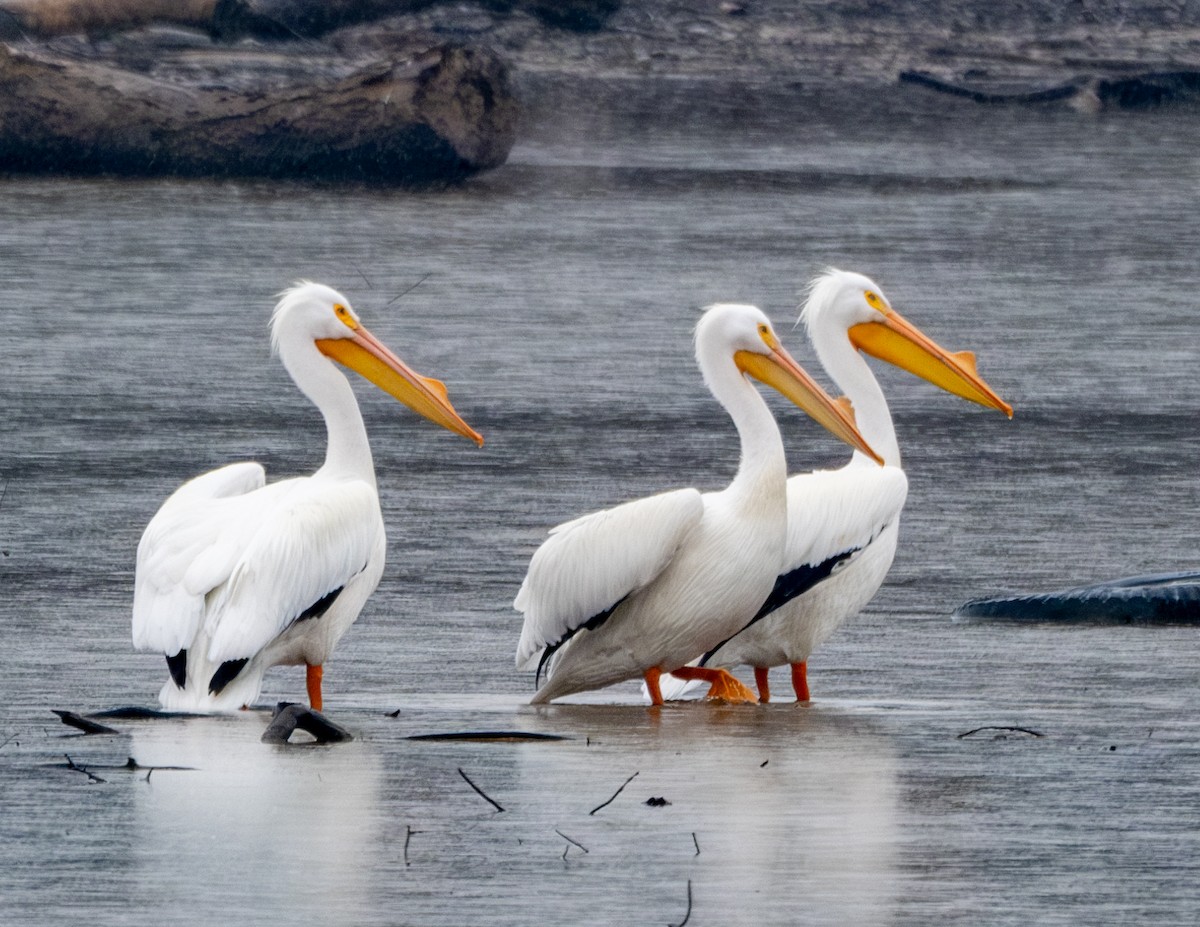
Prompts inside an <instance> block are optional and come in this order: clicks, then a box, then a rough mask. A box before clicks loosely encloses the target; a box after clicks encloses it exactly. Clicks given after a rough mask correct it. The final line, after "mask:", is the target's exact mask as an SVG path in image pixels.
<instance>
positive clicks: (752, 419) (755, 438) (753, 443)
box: [697, 351, 787, 510]
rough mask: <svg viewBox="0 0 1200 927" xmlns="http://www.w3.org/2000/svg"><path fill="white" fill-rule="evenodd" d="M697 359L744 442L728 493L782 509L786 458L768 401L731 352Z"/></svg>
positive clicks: (785, 480)
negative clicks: (738, 366)
mask: <svg viewBox="0 0 1200 927" xmlns="http://www.w3.org/2000/svg"><path fill="white" fill-rule="evenodd" d="M697 359H698V360H699V362H700V369H701V371H702V372H703V374H704V380H705V382H706V383H707V384H708V388H709V389H710V390H711V391H712V394H713V396H715V397H716V399H717V401H718V402H720V403H721V405H723V406H724V407H725V410H726V411H727V412H728V413H729V417H730V418H731V419H733V424H734V427H736V428H737V432H738V437H739V438H740V439H741V451H742V455H741V461H740V462H739V463H738V470H737V474H736V475H735V476H734V478H733V481H732V482H731V483H730V484H729V487H728V488H727V489H726V490H725V491H726V492H728V493H730V494H731V496H733V497H735V498H736V499H737V500H738V501H739V502H741V503H742V504H747V503H751V502H753V503H755V504H766V505H767V506H768V507H770V506H775V505H782V504H783V500H784V499H785V498H786V495H787V458H786V456H785V455H784V450H783V438H782V437H781V436H780V434H779V426H778V425H777V424H776V422H775V417H774V416H773V415H772V414H771V410H770V408H768V407H767V403H766V401H765V400H764V399H763V398H762V396H760V395H759V393H758V390H757V389H755V388H754V386H752V385H751V383H750V381H749V380H748V379H747V378H746V375H745V374H743V373H742V372H741V371H740V370H739V369H738V368H737V365H736V364H735V363H734V361H733V358H732V357H731V356H730V355H729V354H728V352H726V353H724V354H721V353H718V352H715V351H714V352H711V353H708V354H703V353H702V354H701V355H700V356H699V357H698V358H697ZM777 495H778V496H779V498H778V499H776V498H775V496H777ZM781 510H782V509H781Z"/></svg>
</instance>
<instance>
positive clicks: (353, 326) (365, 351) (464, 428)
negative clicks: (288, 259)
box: [271, 281, 483, 444]
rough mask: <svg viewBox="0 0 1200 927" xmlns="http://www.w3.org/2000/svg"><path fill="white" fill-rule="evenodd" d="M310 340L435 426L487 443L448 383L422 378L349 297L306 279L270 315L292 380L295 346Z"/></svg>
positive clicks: (275, 345)
mask: <svg viewBox="0 0 1200 927" xmlns="http://www.w3.org/2000/svg"><path fill="white" fill-rule="evenodd" d="M305 342H308V343H309V344H311V345H315V347H316V349H317V350H318V351H319V352H320V353H321V354H323V355H325V356H326V357H329V358H332V359H333V360H335V361H337V362H338V363H339V364H341V365H343V366H344V367H348V368H349V369H351V370H353V371H354V372H355V373H357V374H360V375H361V376H362V377H364V378H365V379H367V380H369V381H370V382H372V383H374V384H375V385H376V386H378V387H379V388H380V389H381V390H383V391H384V392H385V393H387V394H388V395H390V396H393V397H394V398H396V399H398V400H400V402H402V403H404V404H405V405H406V406H408V407H409V408H410V409H412V410H413V411H414V412H416V413H418V414H419V415H423V416H424V417H425V418H427V419H429V420H430V421H431V422H433V423H435V424H437V425H441V426H442V427H443V428H447V429H449V430H450V431H453V432H454V433H455V434H460V435H462V436H463V437H465V438H470V439H471V440H472V441H474V442H475V443H476V444H483V437H482V436H481V435H480V434H479V433H478V432H476V431H475V430H474V429H473V428H471V426H470V425H468V424H467V423H466V422H465V421H463V419H462V418H461V417H460V416H459V414H458V413H457V412H455V411H454V406H452V405H451V404H450V397H449V395H448V393H447V391H446V385H445V384H444V383H442V382H441V381H440V380H435V379H433V378H432V377H424V376H421V375H420V374H419V373H417V372H416V371H415V370H413V369H412V368H411V367H409V366H408V365H407V364H405V363H404V361H402V360H400V358H399V357H397V356H396V355H395V354H393V353H392V352H391V351H390V350H389V349H388V348H387V346H386V345H384V344H383V343H382V342H381V341H379V339H378V338H376V337H375V336H374V335H372V334H371V333H370V332H369V331H367V329H366V327H365V326H364V325H363V324H362V322H361V320H360V319H359V317H358V314H357V313H356V312H355V311H354V310H353V309H352V308H351V306H350V301H349V300H347V299H346V297H344V296H343V295H342V294H341V293H339V292H338V291H337V290H334V289H331V288H330V287H327V286H325V285H324V284H321V283H310V282H308V281H301V282H300V283H297V284H296V285H295V286H293V287H290V288H289V289H287V290H285V291H284V292H283V293H281V294H280V295H279V302H278V303H277V304H276V306H275V312H274V313H273V314H272V316H271V347H272V349H273V350H274V351H275V352H276V353H278V354H279V355H280V357H281V358H282V359H283V362H284V365H285V366H286V367H288V370H289V371H291V372H292V375H293V377H295V375H296V374H295V371H294V369H293V366H292V362H291V360H290V358H291V357H292V356H295V353H294V349H293V346H300V347H302V346H303V344H304V343H305Z"/></svg>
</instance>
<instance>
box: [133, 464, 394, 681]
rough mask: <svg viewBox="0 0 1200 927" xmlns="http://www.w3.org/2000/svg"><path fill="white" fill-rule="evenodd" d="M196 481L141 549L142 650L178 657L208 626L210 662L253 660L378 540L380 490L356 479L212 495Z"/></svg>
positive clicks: (137, 630)
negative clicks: (203, 491) (202, 490)
mask: <svg viewBox="0 0 1200 927" xmlns="http://www.w3.org/2000/svg"><path fill="white" fill-rule="evenodd" d="M235 466H257V465H235ZM229 469H232V468H229V467H227V468H224V470H229ZM258 469H259V473H260V474H261V468H258ZM222 472H223V471H221V470H218V471H215V472H214V473H210V474H206V475H205V476H203V477H200V478H198V480H210V479H211V478H212V477H214V476H215V475H216V474H220V473H222ZM198 480H193V481H192V483H189V484H186V485H185V486H184V487H182V488H181V489H180V490H179V491H178V492H177V493H176V494H175V495H174V496H172V497H171V498H170V499H168V500H167V502H166V503H165V504H164V505H163V507H162V509H161V510H160V511H159V513H158V515H156V516H155V517H154V520H153V521H151V523H150V525H149V526H148V527H147V528H146V533H145V535H144V536H143V538H142V544H141V545H140V546H139V548H138V572H137V579H136V581H135V590H134V623H133V624H134V644H135V646H137V647H139V648H141V649H153V650H160V651H161V652H163V653H167V654H173V653H177V652H178V651H179V649H180V648H182V647H187V646H189V645H190V643H191V641H192V640H193V639H194V638H195V636H196V632H197V631H198V630H199V629H200V623H201V621H202V620H203V622H204V630H205V631H206V632H207V633H208V635H209V636H210V638H211V645H210V647H209V652H208V659H209V660H210V661H212V662H214V663H221V662H224V661H226V660H234V659H240V658H243V657H250V656H253V655H254V654H255V653H257V652H258V651H259V650H261V649H262V648H263V647H265V646H266V645H267V644H269V643H270V642H271V641H272V640H273V639H274V638H275V637H276V636H277V635H278V634H279V633H280V632H282V631H283V630H284V629H285V628H286V627H287V626H288V625H289V624H290V623H291V622H292V621H294V620H295V619H296V618H297V617H298V616H299V615H300V614H301V613H302V612H303V611H304V610H305V609H306V608H308V607H309V606H311V605H312V604H313V603H314V602H316V601H317V600H318V599H320V598H321V597H322V596H324V595H326V594H327V593H329V592H331V591H333V590H334V589H337V588H339V587H341V586H344V585H345V584H346V583H347V582H348V581H349V580H350V579H351V578H352V577H353V576H354V575H355V574H357V573H358V572H360V571H361V570H362V569H363V567H364V566H366V564H367V561H368V560H369V558H370V556H371V554H372V551H373V550H374V548H375V545H376V544H377V543H378V541H379V540H380V539H381V537H382V532H383V522H382V518H381V516H380V514H379V505H378V502H377V499H376V495H375V492H374V490H373V489H372V488H371V487H370V486H369V485H368V484H366V483H363V482H360V481H350V482H341V481H338V482H334V481H327V480H322V479H321V478H320V477H309V478H299V479H292V480H283V481H280V482H278V483H272V484H271V485H270V486H265V487H261V488H257V489H253V490H252V491H250V492H247V493H246V494H244V495H227V496H215V495H212V494H209V495H207V496H206V495H203V494H201V493H198V492H195V491H193V490H194V486H193V484H194V483H196V482H198ZM214 482H217V483H219V482H220V481H214ZM225 485H227V486H228V484H225ZM246 485H248V484H246ZM260 486H261V484H260ZM185 490H188V492H186V493H185ZM181 494H183V495H182V497H181Z"/></svg>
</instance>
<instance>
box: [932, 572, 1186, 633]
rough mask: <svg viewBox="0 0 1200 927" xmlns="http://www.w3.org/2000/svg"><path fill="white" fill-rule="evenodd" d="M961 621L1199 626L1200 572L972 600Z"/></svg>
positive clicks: (963, 609)
mask: <svg viewBox="0 0 1200 927" xmlns="http://www.w3.org/2000/svg"><path fill="white" fill-rule="evenodd" d="M954 617H955V618H957V619H971V620H985V621H1051V622H1066V623H1077V624H1172V625H1195V624H1200V573H1162V574H1157V575H1154V576H1131V577H1129V578H1127V579H1118V580H1112V581H1111V582H1105V583H1094V584H1092V585H1088V586H1078V587H1076V588H1074V589H1063V590H1061V591H1058V592H1048V593H1041V594H1035V595H1018V596H1007V597H1001V598H990V599H973V600H972V601H970V602H967V603H965V604H964V605H962V606H960V607H959V608H958V609H957V610H956V611H955V612H954Z"/></svg>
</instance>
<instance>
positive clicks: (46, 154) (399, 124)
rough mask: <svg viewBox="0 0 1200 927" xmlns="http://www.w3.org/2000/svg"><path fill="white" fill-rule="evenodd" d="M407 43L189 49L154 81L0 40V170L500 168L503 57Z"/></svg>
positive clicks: (508, 132)
mask: <svg viewBox="0 0 1200 927" xmlns="http://www.w3.org/2000/svg"><path fill="white" fill-rule="evenodd" d="M418 48H419V49H420V50H419V51H417V50H411V49H410V50H409V51H408V52H406V53H399V52H397V53H394V54H392V55H391V56H390V57H389V58H388V60H375V61H364V62H353V63H352V64H351V65H348V64H347V62H346V60H345V56H337V55H333V54H330V55H329V56H328V57H329V58H330V59H331V60H329V61H322V60H320V58H321V55H320V53H319V52H318V51H316V50H308V51H307V52H306V53H305V55H304V56H303V57H301V58H297V56H296V55H294V54H278V53H275V52H271V51H265V50H261V49H258V50H255V49H251V50H245V49H241V50H235V49H224V50H222V49H219V48H201V49H190V50H187V53H186V54H184V55H183V56H182V58H180V59H179V60H177V61H176V62H175V63H176V65H178V67H177V69H176V73H174V74H173V75H172V77H173V78H174V79H164V78H163V75H162V73H160V72H145V73H143V72H139V71H137V70H131V69H126V68H119V67H113V66H111V65H110V64H108V63H105V62H102V61H97V60H85V59H83V58H80V57H67V56H64V55H56V54H52V53H51V52H49V51H48V50H46V49H44V48H43V49H40V50H35V49H25V48H22V50H20V51H18V50H16V49H15V48H14V47H11V46H4V45H0V169H3V170H19V171H55V172H86V173H92V172H105V173H116V174H176V175H246V176H250V175H258V176H284V177H295V176H302V177H327V178H336V179H361V180H373V181H383V182H392V183H416V184H421V183H431V182H439V181H446V180H455V179H460V178H462V177H463V176H465V175H467V174H470V173H472V172H474V171H479V170H483V169H486V168H491V167H496V166H498V165H500V164H502V163H503V162H504V159H505V157H506V156H507V154H508V151H509V149H510V148H511V146H512V143H513V140H514V138H515V132H516V115H517V113H516V103H515V101H514V99H513V96H512V94H511V92H510V90H509V85H508V79H507V72H506V69H505V66H504V65H503V63H502V62H501V61H500V60H499V59H498V58H496V56H495V55H493V54H492V53H490V52H487V51H484V50H478V49H466V48H459V47H455V46H452V45H433V46H432V47H430V44H429V43H428V42H426V43H425V44H423V45H420V46H418ZM156 67H159V70H160V71H161V61H158V60H157V59H156ZM297 72H299V74H298V73H297ZM313 73H319V74H325V75H326V76H325V77H324V78H318V79H313V78H312V76H311V75H312V74H313ZM214 75H217V76H218V79H217V80H214ZM229 75H233V76H234V77H235V78H236V79H229ZM214 84H216V86H214Z"/></svg>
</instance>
